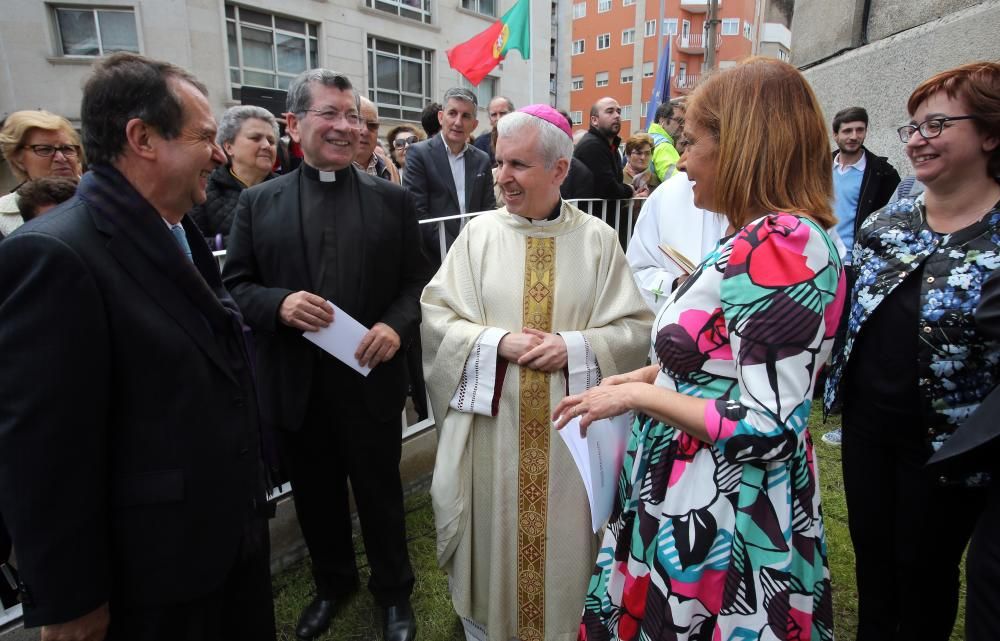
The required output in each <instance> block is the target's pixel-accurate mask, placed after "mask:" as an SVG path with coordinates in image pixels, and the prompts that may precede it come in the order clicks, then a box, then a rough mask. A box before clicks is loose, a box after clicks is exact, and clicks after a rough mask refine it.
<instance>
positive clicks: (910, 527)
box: [842, 416, 986, 641]
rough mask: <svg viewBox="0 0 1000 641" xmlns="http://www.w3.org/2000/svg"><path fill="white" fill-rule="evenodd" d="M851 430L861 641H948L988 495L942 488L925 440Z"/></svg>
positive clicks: (848, 457)
mask: <svg viewBox="0 0 1000 641" xmlns="http://www.w3.org/2000/svg"><path fill="white" fill-rule="evenodd" d="M869 427H870V426H865V427H860V426H856V425H854V426H852V424H851V422H850V421H849V420H848V418H847V416H845V418H844V434H843V442H842V453H843V458H842V463H843V469H844V490H845V494H846V498H847V515H848V527H849V529H850V533H851V541H852V542H853V543H854V553H855V556H856V563H857V565H856V570H855V572H856V575H857V581H858V636H857V639H858V641H894V640H899V641H904V640H905V641H910V640H912V639H920V640H921V641H948V639H949V637H950V636H951V630H952V627H954V624H955V616H956V613H957V611H958V591H959V565H960V563H961V560H962V553H963V552H964V551H965V546H966V544H967V543H968V542H969V537H970V536H971V534H972V530H973V528H974V527H975V524H976V520H977V518H978V517H979V514H980V512H981V511H982V508H983V505H984V501H985V498H986V493H985V490H983V489H980V488H971V489H970V488H966V487H961V486H954V485H952V486H949V485H942V484H940V483H939V482H938V481H937V479H936V477H935V476H932V474H931V473H930V472H928V471H927V470H926V469H925V468H924V464H925V463H926V461H927V458H928V456H929V453H928V451H927V450H926V446H925V445H924V443H923V440H922V438H921V437H920V435H914V434H907V435H905V436H901V435H900V433H899V431H897V428H896V427H895V426H893V427H888V426H886V428H885V430H884V432H892V434H891V435H889V436H886V435H884V434H878V433H877V432H878V430H874V429H869Z"/></svg>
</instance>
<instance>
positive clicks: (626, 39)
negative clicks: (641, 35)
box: [622, 29, 635, 46]
mask: <svg viewBox="0 0 1000 641" xmlns="http://www.w3.org/2000/svg"><path fill="white" fill-rule="evenodd" d="M631 44H635V29H622V46H625V45H631Z"/></svg>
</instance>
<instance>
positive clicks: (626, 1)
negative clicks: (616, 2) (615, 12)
mask: <svg viewBox="0 0 1000 641" xmlns="http://www.w3.org/2000/svg"><path fill="white" fill-rule="evenodd" d="M634 4H635V0H622V6H623V7H631V6H632V5H634Z"/></svg>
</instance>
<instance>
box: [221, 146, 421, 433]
mask: <svg viewBox="0 0 1000 641" xmlns="http://www.w3.org/2000/svg"><path fill="white" fill-rule="evenodd" d="M411 150H412V147H411ZM407 158H409V152H407ZM407 167H409V162H407ZM351 170H352V171H353V172H354V176H355V178H356V179H357V180H358V181H359V190H358V191H359V195H360V198H361V211H362V214H363V216H364V226H365V227H364V228H365V237H364V238H359V239H358V243H359V245H360V249H359V253H360V254H361V256H362V257H363V258H362V261H361V264H360V265H358V271H357V277H358V279H360V288H359V291H360V292H361V298H362V301H363V303H362V304H363V309H364V311H363V312H362V313H361V314H360V315H359V316H358V317H357V320H358V321H359V322H360V323H361V324H363V325H364V326H365V327H371V326H372V325H374V324H375V323H377V322H383V323H385V324H386V325H388V326H389V327H391V328H392V329H393V330H395V331H396V333H397V334H399V337H400V340H401V341H402V345H403V346H405V345H407V344H408V343H409V341H410V339H411V337H412V336H413V335H414V333H415V331H416V328H417V326H418V324H419V322H420V293H421V291H423V288H424V285H426V284H427V281H428V280H430V276H431V272H430V265H429V263H428V262H427V257H426V256H425V255H424V253H423V251H422V249H421V242H420V232H419V230H418V229H417V217H416V214H415V213H414V211H413V205H412V199H410V198H408V197H407V194H406V191H405V190H403V189H402V188H401V187H399V186H398V185H395V184H393V183H391V182H389V181H386V180H382V179H380V178H373V177H371V176H369V175H368V174H366V173H365V172H363V171H360V170H358V169H357V168H355V167H352V169H351ZM299 171H300V170H298V169H297V170H295V171H293V172H291V173H290V174H285V175H284V176H280V177H278V178H275V179H274V180H269V181H268V182H266V183H262V184H260V185H257V186H255V187H251V188H250V189H247V190H244V191H243V193H242V194H241V195H240V201H239V204H238V205H237V206H236V218H235V220H234V221H233V227H232V230H231V231H230V234H229V249H228V251H227V254H226V264H225V267H224V269H223V280H224V282H225V284H226V287H228V288H229V291H230V292H232V294H233V297H234V298H235V299H236V302H237V303H239V306H240V309H241V310H242V311H243V314H244V315H245V317H246V319H247V323H248V324H249V325H250V327H252V328H253V330H254V336H255V338H256V344H257V378H258V382H259V388H260V395H261V396H260V397H261V413H262V415H263V417H264V420H265V421H267V422H268V424H269V426H275V427H277V428H279V429H283V430H288V431H297V430H299V429H301V427H302V423H303V419H304V417H305V414H306V408H307V404H308V401H309V392H310V385H311V380H312V375H313V368H314V367H315V365H316V362H317V359H318V358H321V357H324V358H325V357H326V356H324V352H321V351H320V349H319V348H318V347H316V346H315V345H313V344H312V343H310V342H309V341H307V340H306V339H305V338H303V337H302V332H301V331H300V330H297V329H293V328H291V327H288V326H287V325H284V324H283V323H282V322H281V321H280V319H279V317H278V310H279V309H280V307H281V303H282V301H283V300H284V299H285V297H286V296H288V295H289V294H292V293H294V292H297V291H301V290H305V291H309V292H315V291H316V285H317V284H316V283H314V282H313V278H314V276H313V274H312V271H311V270H310V269H309V266H308V265H307V264H306V252H305V245H304V241H303V238H302V216H301V208H300V206H299V192H300V189H299ZM407 171H409V169H407ZM334 302H336V301H334ZM404 352H405V349H403V348H402V347H401V348H400V350H399V351H398V352H397V353H396V355H395V356H394V357H393V358H392V359H390V360H388V361H386V362H384V363H382V364H380V365H378V366H377V367H376V368H375V369H374V370H372V372H371V373H370V374H369V375H368V377H367V378H366V379H364V383H363V386H364V390H365V398H364V399H359V401H360V402H364V403H365V404H366V405H367V408H368V411H369V412H370V414H371V415H372V416H373V417H374V418H376V419H377V420H380V421H385V420H389V419H391V418H392V417H393V416H398V415H399V413H400V412H401V411H402V409H403V403H404V402H405V400H406V367H405V364H404ZM359 376H360V375H359Z"/></svg>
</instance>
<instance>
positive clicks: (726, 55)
mask: <svg viewBox="0 0 1000 641" xmlns="http://www.w3.org/2000/svg"><path fill="white" fill-rule="evenodd" d="M572 3H573V5H572V17H573V22H572V25H573V28H572V33H573V35H572V43H571V50H570V66H571V78H570V83H571V84H570V114H571V115H572V116H573V119H574V121H575V122H576V123H577V127H578V128H587V127H588V126H589V113H590V106H591V105H592V104H594V103H595V102H596V101H597V100H599V99H600V98H602V97H604V96H611V97H612V98H615V99H616V100H617V101H618V102H619V103H620V104H621V105H622V130H621V137H622V139H623V140H624V139H626V138H627V137H628V136H629V135H630V134H631V132H633V131H638V130H642V131H645V130H646V128H647V127H648V123H646V113H647V111H648V109H647V107H648V102H647V101H648V100H649V97H650V96H651V95H652V93H653V83H654V81H655V76H656V71H657V66H658V61H659V59H660V56H659V55H658V52H660V51H665V49H666V47H667V42H668V41H669V45H670V51H669V54H670V65H669V70H668V71H669V75H670V95H671V97H677V96H679V95H685V94H687V93H689V92H690V91H691V90H692V89H693V88H694V87H696V86H697V85H698V82H699V80H700V79H701V78H702V74H703V66H704V65H705V58H706V56H705V53H706V52H705V45H706V39H707V38H706V31H705V25H706V23H707V21H708V9H709V7H708V0H663V1H662V3H661V2H657V0H572ZM661 4H662V15H661ZM765 11H766V3H765V0H718V11H717V19H718V20H719V23H718V24H717V26H716V34H717V37H716V51H715V60H716V64H717V67H718V68H726V67H728V66H732V65H734V64H736V63H737V62H738V61H739V60H742V59H743V58H746V57H747V56H750V55H753V54H756V53H762V54H763V53H765V52H766V55H772V56H774V57H783V58H784V59H788V54H789V45H790V40H791V38H790V33H788V28H787V26H786V25H785V24H781V23H769V22H766V21H765V15H766V14H765ZM782 30H783V32H784V33H782ZM786 34H787V35H786ZM782 36H784V37H782ZM765 37H766V38H767V40H765ZM775 39H777V40H775Z"/></svg>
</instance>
